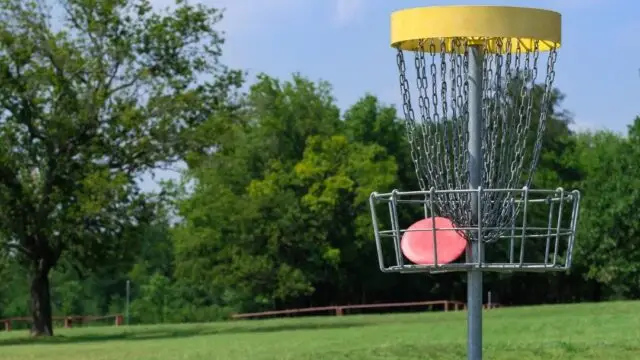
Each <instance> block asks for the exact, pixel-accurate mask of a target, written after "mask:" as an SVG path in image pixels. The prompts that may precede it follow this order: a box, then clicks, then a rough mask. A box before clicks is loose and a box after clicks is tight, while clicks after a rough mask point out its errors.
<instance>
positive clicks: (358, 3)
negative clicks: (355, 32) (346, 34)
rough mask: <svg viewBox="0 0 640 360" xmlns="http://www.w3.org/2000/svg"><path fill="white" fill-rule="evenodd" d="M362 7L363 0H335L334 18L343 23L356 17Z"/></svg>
mask: <svg viewBox="0 0 640 360" xmlns="http://www.w3.org/2000/svg"><path fill="white" fill-rule="evenodd" d="M363 8H364V0H336V2H335V20H336V22H337V23H338V24H340V25H344V24H346V23H349V22H351V21H353V20H354V19H356V18H357V17H358V15H359V14H360V12H361V11H362V10H363Z"/></svg>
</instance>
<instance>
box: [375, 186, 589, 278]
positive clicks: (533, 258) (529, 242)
mask: <svg viewBox="0 0 640 360" xmlns="http://www.w3.org/2000/svg"><path fill="white" fill-rule="evenodd" d="M496 193H498V194H496ZM472 196H477V197H476V199H479V200H480V201H476V202H474V204H475V203H477V214H478V216H477V218H475V219H472V218H471V217H467V219H466V220H463V221H462V222H464V223H460V222H461V221H460V220H457V222H458V223H456V220H454V219H451V220H453V221H454V226H455V228H438V227H435V226H430V227H429V228H424V229H411V230H409V229H408V227H409V226H410V225H411V224H412V223H414V222H415V220H418V218H420V217H424V218H433V217H437V216H443V217H447V214H443V213H442V212H443V210H442V209H446V208H451V207H452V204H451V202H456V203H459V204H470V203H471V198H472ZM492 199H493V200H492ZM497 199H501V200H497ZM483 200H484V201H483ZM496 201H499V202H500V204H498V205H496V204H495V202H496ZM579 204H580V193H579V192H578V191H566V190H564V189H562V188H558V189H555V190H539V189H529V188H527V187H524V188H522V189H482V188H478V189H468V190H467V189H462V190H460V189H459V190H436V189H435V188H431V189H430V190H429V191H409V192H401V191H398V190H394V191H392V192H390V193H376V192H374V193H372V194H371V196H370V206H371V215H372V223H373V228H374V233H375V241H376V248H377V252H378V261H379V266H380V270H382V271H383V272H400V273H416V272H429V273H438V272H455V271H469V270H472V269H482V270H483V271H496V272H545V271H565V270H567V269H569V268H570V266H571V258H572V253H573V244H574V240H575V235H576V226H577V218H578V211H579ZM483 208H485V209H486V210H485V209H483ZM496 209H499V210H500V211H501V212H502V213H503V214H504V213H506V214H507V219H508V220H509V221H507V222H506V223H505V221H504V217H503V219H502V220H492V219H497V218H496V217H491V216H487V211H491V212H494V211H496ZM434 225H435V223H434ZM433 228H435V231H433V230H432V229H433ZM408 231H421V232H428V233H429V238H432V239H433V242H434V244H433V247H434V258H433V260H432V261H431V262H430V263H429V264H413V263H411V262H410V261H409V260H408V259H407V258H406V257H405V256H404V255H403V254H402V250H401V245H400V244H401V240H402V236H403V235H404V234H405V233H407V232H408ZM445 231H456V232H458V234H460V235H462V236H463V237H464V238H465V239H466V240H467V250H466V254H463V255H462V256H461V257H460V258H459V259H458V260H457V261H454V262H452V263H448V264H442V263H438V259H437V255H436V254H437V253H438V250H437V242H436V234H439V233H440V232H445ZM478 234H479V235H480V236H479V237H478ZM478 238H479V239H481V240H482V241H475V240H477V239H478ZM471 246H477V254H480V256H479V261H470V260H469V259H470V250H471Z"/></svg>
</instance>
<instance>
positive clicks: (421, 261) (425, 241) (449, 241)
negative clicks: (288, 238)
mask: <svg viewBox="0 0 640 360" xmlns="http://www.w3.org/2000/svg"><path fill="white" fill-rule="evenodd" d="M433 224H434V218H426V219H422V220H420V221H417V222H415V223H414V224H413V225H411V226H409V228H408V229H407V230H413V231H406V232H405V233H404V235H403V236H402V240H401V241H400V248H401V249H402V253H403V254H404V256H406V257H407V259H409V260H410V261H411V262H413V263H414V264H418V265H433V264H434V253H435V249H434V246H433V228H434V227H433ZM435 228H436V230H435V232H436V241H435V242H436V249H437V252H438V253H437V255H438V264H448V263H450V262H452V261H454V260H456V259H457V258H458V257H460V255H462V253H463V252H464V250H465V248H466V246H467V240H466V239H465V238H464V237H463V236H462V235H461V234H460V232H458V231H456V230H439V229H441V228H445V229H452V228H455V225H454V224H453V222H452V221H451V220H449V219H447V218H443V217H436V218H435ZM417 230H419V231H417Z"/></svg>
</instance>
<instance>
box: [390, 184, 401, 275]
mask: <svg viewBox="0 0 640 360" xmlns="http://www.w3.org/2000/svg"><path fill="white" fill-rule="evenodd" d="M389 204H390V205H391V228H392V229H393V243H394V247H395V249H396V263H397V265H398V266H400V267H402V266H404V258H403V257H402V249H401V248H400V239H401V238H402V230H401V229H400V219H399V217H398V190H393V191H392V192H391V202H390V203H389Z"/></svg>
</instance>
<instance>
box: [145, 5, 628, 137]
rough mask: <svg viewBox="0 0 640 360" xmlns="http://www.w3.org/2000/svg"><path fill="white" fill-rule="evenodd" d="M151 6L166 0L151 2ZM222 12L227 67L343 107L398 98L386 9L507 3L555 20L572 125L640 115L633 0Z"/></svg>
mask: <svg viewBox="0 0 640 360" xmlns="http://www.w3.org/2000/svg"><path fill="white" fill-rule="evenodd" d="M152 2H153V3H154V4H155V5H157V6H164V5H168V4H171V3H172V2H173V0H152ZM206 3H207V4H208V5H210V6H215V7H221V8H226V16H225V19H224V20H223V22H222V23H221V29H222V30H224V31H225V32H226V38H227V44H226V46H225V48H224V51H225V56H224V61H225V62H226V63H227V64H228V65H229V66H231V67H236V68H241V69H246V70H248V71H249V74H250V80H252V79H253V78H254V76H255V75H256V74H257V73H260V72H265V73H267V74H269V75H271V76H275V77H279V78H283V79H287V78H290V76H291V74H292V73H293V72H300V73H301V74H302V75H304V76H307V77H309V78H310V79H312V80H320V79H322V80H327V81H329V82H330V83H331V84H332V85H333V87H334V95H335V97H336V99H337V102H338V104H339V106H340V107H341V108H342V109H345V108H347V107H348V106H350V105H351V104H353V103H354V102H355V101H357V100H358V98H359V97H361V96H363V95H364V94H365V93H366V92H370V93H372V94H374V95H377V96H378V97H379V98H380V99H382V100H383V101H384V102H386V103H388V104H398V103H399V100H400V96H399V89H398V79H397V70H396V65H395V51H394V50H393V49H391V48H390V46H389V15H390V14H391V12H392V11H394V10H398V9H402V8H408V7H416V6H432V5H454V4H457V5H459V4H464V5H473V4H480V5H487V4H490V5H512V6H527V7H539V8H547V9H551V10H556V11H558V12H560V13H561V14H562V19H563V20H562V25H563V43H562V48H561V49H560V51H559V57H558V62H557V65H556V82H555V85H556V86H557V87H558V88H560V90H561V91H562V92H564V93H565V94H566V96H567V98H566V100H565V103H564V107H565V108H566V109H567V110H569V111H570V112H571V113H572V114H573V115H574V120H575V123H576V124H575V127H576V128H578V129H610V130H613V131H617V132H625V131H626V126H627V124H629V123H630V122H631V121H632V120H633V119H634V117H635V116H636V115H638V114H640V104H639V103H638V99H639V96H640V72H639V70H638V69H639V68H640V44H638V41H637V35H636V34H638V33H640V18H639V17H638V16H637V15H638V14H640V3H639V2H638V1H637V0H609V1H604V0H537V1H533V0H529V1H496V0H494V1H473V0H463V1H457V2H454V1H437V2H436V1H425V0H422V1H416V0H395V1H390V0H209V1H206Z"/></svg>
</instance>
